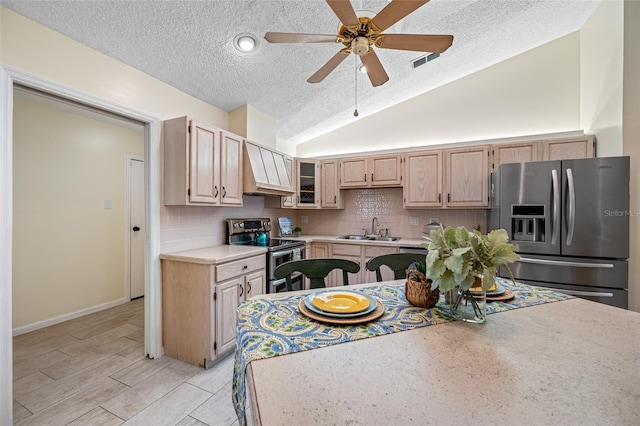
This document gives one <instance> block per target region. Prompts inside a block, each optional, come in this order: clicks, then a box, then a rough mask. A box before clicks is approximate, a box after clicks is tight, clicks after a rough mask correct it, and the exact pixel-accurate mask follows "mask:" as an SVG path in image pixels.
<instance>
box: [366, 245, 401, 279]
mask: <svg viewBox="0 0 640 426" xmlns="http://www.w3.org/2000/svg"><path fill="white" fill-rule="evenodd" d="M363 249H364V263H363V265H364V269H363V270H362V282H365V283H374V282H376V281H377V279H376V271H369V270H367V268H366V266H367V262H369V260H371V259H372V258H374V257H376V256H381V255H383V254H392V253H397V252H398V249H397V248H395V247H378V246H364V247H363ZM380 272H381V274H382V279H383V280H384V281H392V280H395V277H394V274H393V271H392V270H391V269H390V268H388V267H386V266H383V267H381V268H380Z"/></svg>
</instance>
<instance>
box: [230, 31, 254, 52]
mask: <svg viewBox="0 0 640 426" xmlns="http://www.w3.org/2000/svg"><path fill="white" fill-rule="evenodd" d="M233 47H235V48H236V49H237V50H238V51H239V52H242V53H249V52H253V51H254V50H256V49H257V48H258V39H257V38H256V36H254V35H253V34H248V33H244V34H238V35H237V36H235V37H234V38H233Z"/></svg>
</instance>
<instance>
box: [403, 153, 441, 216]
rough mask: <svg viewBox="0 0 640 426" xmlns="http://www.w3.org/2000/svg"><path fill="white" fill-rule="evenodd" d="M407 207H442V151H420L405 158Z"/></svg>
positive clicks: (405, 199)
mask: <svg viewBox="0 0 640 426" xmlns="http://www.w3.org/2000/svg"><path fill="white" fill-rule="evenodd" d="M404 176H405V179H404V189H403V191H404V194H403V203H404V207H405V208H429V207H432V208H433V207H435V208H439V207H442V151H440V150H433V151H420V152H412V153H409V154H407V155H405V158H404Z"/></svg>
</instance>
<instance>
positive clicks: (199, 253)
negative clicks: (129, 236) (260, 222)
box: [160, 244, 267, 265]
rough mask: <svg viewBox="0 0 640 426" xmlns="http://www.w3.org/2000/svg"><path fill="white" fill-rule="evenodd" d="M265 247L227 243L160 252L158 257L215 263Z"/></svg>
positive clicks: (241, 257)
mask: <svg viewBox="0 0 640 426" xmlns="http://www.w3.org/2000/svg"><path fill="white" fill-rule="evenodd" d="M266 252H267V249H266V248H265V247H255V246H230V245H227V244H224V245H219V246H212V247H203V248H198V249H193V250H185V251H176V252H173V253H162V254H161V255H160V259H166V260H175V261H178V262H190V263H203V264H211V265H215V264H217V263H223V262H229V261H232V260H238V259H244V258H245V257H247V256H252V255H257V254H260V253H266Z"/></svg>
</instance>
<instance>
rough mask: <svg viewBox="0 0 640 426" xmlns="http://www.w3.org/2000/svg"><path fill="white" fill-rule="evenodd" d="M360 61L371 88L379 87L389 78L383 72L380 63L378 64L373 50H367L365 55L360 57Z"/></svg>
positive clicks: (378, 61) (378, 60)
mask: <svg viewBox="0 0 640 426" xmlns="http://www.w3.org/2000/svg"><path fill="white" fill-rule="evenodd" d="M360 60H361V61H362V63H363V64H364V66H365V68H366V69H367V75H368V76H369V80H371V84H372V85H373V87H376V86H381V85H383V84H384V83H386V82H387V81H388V80H389V76H388V75H387V72H386V71H385V70H384V67H383V66H382V62H380V59H378V55H376V52H374V51H373V49H369V51H368V52H367V53H365V54H364V55H362V56H360Z"/></svg>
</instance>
